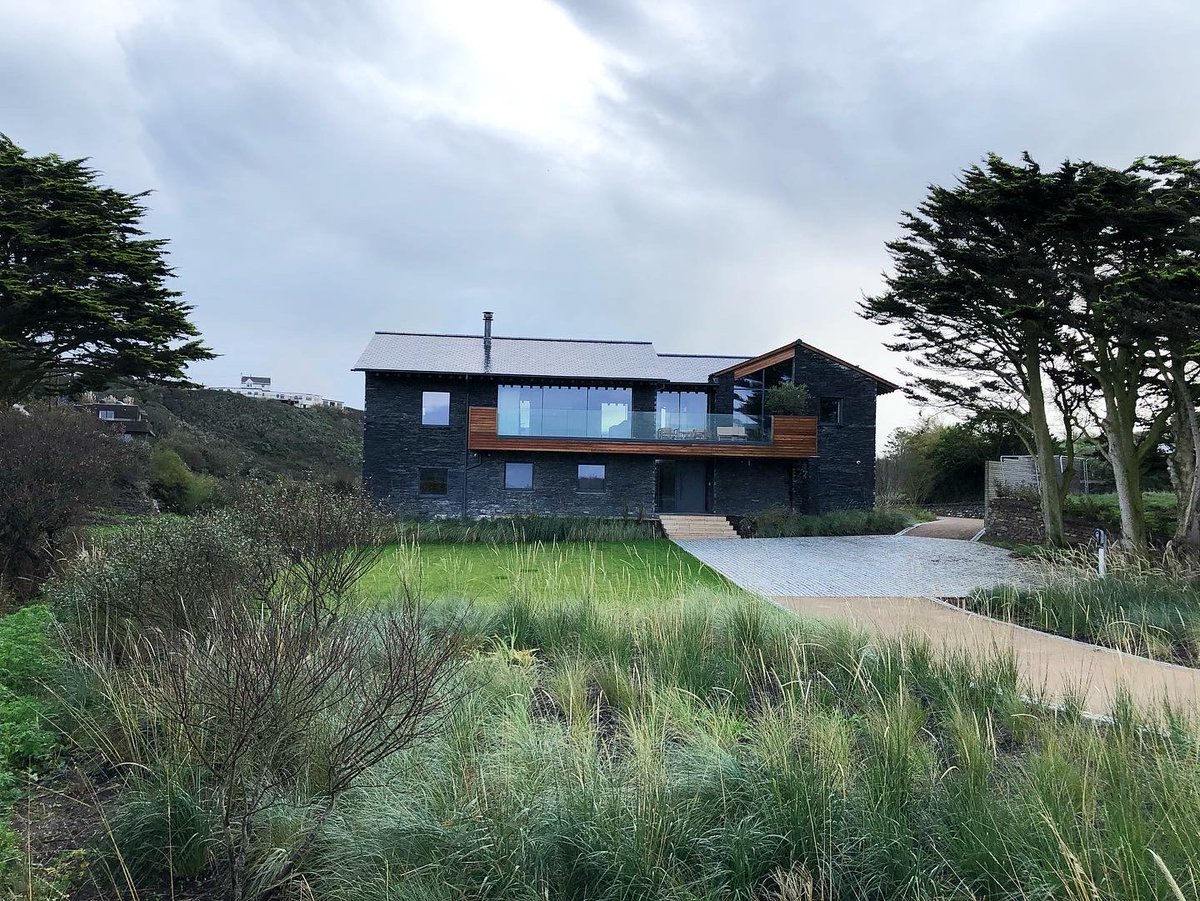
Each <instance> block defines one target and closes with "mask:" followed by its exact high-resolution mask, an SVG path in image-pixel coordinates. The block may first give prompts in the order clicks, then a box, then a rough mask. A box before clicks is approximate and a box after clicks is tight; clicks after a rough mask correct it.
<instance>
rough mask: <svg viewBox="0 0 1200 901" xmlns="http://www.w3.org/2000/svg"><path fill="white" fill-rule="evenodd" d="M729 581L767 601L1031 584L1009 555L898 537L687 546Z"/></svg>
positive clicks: (952, 592)
mask: <svg viewBox="0 0 1200 901" xmlns="http://www.w3.org/2000/svg"><path fill="white" fill-rule="evenodd" d="M678 543H679V546H680V547H682V548H683V549H684V550H686V551H687V552H688V553H689V554H692V555H693V556H695V557H698V558H699V559H701V560H703V561H704V562H705V563H706V564H708V565H709V566H711V567H712V568H713V569H715V570H716V571H717V572H719V573H721V574H722V575H724V576H726V577H727V578H728V579H730V581H732V582H734V583H735V584H737V585H740V586H741V587H742V588H745V589H747V590H748V591H753V592H755V593H757V594H762V595H766V596H767V597H965V596H966V595H968V594H970V593H971V592H972V591H973V590H974V589H976V588H987V587H990V586H992V585H995V584H997V583H1000V582H1021V581H1025V579H1026V577H1027V575H1028V574H1027V572H1026V570H1025V568H1024V567H1022V566H1021V565H1020V564H1019V563H1017V561H1016V560H1014V559H1013V558H1012V557H1011V556H1010V555H1009V553H1008V552H1007V551H1004V550H1001V549H1000V548H995V547H991V546H990V545H986V544H979V543H977V542H970V541H947V540H945V539H941V538H913V537H909V536H904V537H898V536H895V535H856V536H848V537H842V538H754V539H748V540H741V541H730V540H723V539H711V540H703V541H680V542H678Z"/></svg>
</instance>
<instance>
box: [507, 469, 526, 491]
mask: <svg viewBox="0 0 1200 901" xmlns="http://www.w3.org/2000/svg"><path fill="white" fill-rule="evenodd" d="M504 487H505V488H507V489H509V490H510V491H532V490H533V464H532V463H505V464H504Z"/></svg>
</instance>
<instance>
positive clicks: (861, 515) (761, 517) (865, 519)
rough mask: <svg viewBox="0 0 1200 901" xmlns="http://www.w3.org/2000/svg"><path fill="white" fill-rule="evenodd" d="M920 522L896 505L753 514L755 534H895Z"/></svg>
mask: <svg viewBox="0 0 1200 901" xmlns="http://www.w3.org/2000/svg"><path fill="white" fill-rule="evenodd" d="M914 522H916V518H915V516H914V515H913V514H912V513H910V512H908V511H905V510H900V509H896V508H891V507H889V508H878V509H875V510H833V511H831V512H829V513H820V514H817V515H807V514H803V513H797V512H795V511H793V510H783V509H780V510H766V511H764V512H762V513H760V514H758V515H757V516H754V517H752V521H751V523H750V526H751V531H752V532H753V534H754V537H755V538H807V537H811V536H818V535H894V534H895V533H896V532H899V531H900V530H901V529H903V528H905V527H907V526H911V525H912V524H913V523H914Z"/></svg>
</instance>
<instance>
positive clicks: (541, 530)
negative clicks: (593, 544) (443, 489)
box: [397, 516, 662, 544]
mask: <svg viewBox="0 0 1200 901" xmlns="http://www.w3.org/2000/svg"><path fill="white" fill-rule="evenodd" d="M397 529H398V533H399V534H398V536H397V537H399V538H401V539H404V540H414V541H421V542H425V543H429V544H464V543H474V542H479V543H487V544H512V543H514V542H517V543H524V542H529V543H532V542H538V541H540V542H546V543H548V542H553V541H645V540H648V539H652V538H660V537H662V536H661V533H660V532H659V528H658V524H657V523H656V522H653V521H651V520H646V519H642V518H640V517H639V518H633V517H626V518H622V519H601V518H599V517H595V516H512V517H506V518H503V519H477V520H474V521H471V522H463V521H462V520H457V519H436V520H431V521H428V522H422V521H418V520H404V521H401V522H400V523H399V524H398V525H397Z"/></svg>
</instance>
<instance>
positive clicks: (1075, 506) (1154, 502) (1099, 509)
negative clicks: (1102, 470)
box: [1063, 491, 1179, 543]
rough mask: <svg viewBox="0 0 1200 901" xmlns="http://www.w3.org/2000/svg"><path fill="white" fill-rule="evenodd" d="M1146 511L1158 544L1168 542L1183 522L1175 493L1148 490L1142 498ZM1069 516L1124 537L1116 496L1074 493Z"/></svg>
mask: <svg viewBox="0 0 1200 901" xmlns="http://www.w3.org/2000/svg"><path fill="white" fill-rule="evenodd" d="M1142 504H1143V506H1144V507H1145V510H1146V532H1147V534H1148V535H1149V537H1150V539H1151V540H1152V541H1154V542H1162V543H1165V542H1167V541H1170V540H1171V538H1172V537H1173V536H1174V534H1175V524H1176V522H1177V521H1178V520H1179V503H1178V501H1177V499H1176V497H1175V495H1174V494H1173V493H1172V492H1169V491H1147V492H1146V493H1145V494H1143V495H1142ZM1063 512H1064V513H1065V514H1066V515H1067V516H1071V517H1075V518H1078V519H1082V520H1086V521H1088V522H1092V523H1096V524H1097V525H1100V526H1103V527H1104V528H1105V529H1107V530H1108V531H1109V532H1110V533H1113V534H1120V531H1121V511H1120V508H1119V507H1118V505H1117V496H1116V495H1115V494H1072V495H1069V496H1068V497H1067V499H1066V503H1065V504H1064V505H1063Z"/></svg>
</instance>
